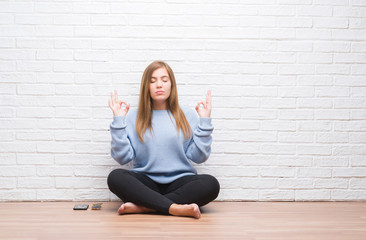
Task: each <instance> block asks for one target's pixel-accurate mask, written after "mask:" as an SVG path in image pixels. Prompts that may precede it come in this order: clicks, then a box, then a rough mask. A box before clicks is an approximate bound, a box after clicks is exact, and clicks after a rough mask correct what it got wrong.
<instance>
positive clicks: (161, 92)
mask: <svg viewBox="0 0 366 240" xmlns="http://www.w3.org/2000/svg"><path fill="white" fill-rule="evenodd" d="M155 93H156V94H158V95H160V94H163V93H164V91H156V92H155Z"/></svg>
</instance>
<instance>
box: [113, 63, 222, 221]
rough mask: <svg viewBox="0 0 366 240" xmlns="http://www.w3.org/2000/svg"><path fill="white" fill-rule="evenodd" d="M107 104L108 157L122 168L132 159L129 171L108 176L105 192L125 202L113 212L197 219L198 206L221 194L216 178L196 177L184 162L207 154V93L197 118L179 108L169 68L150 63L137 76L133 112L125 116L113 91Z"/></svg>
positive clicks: (186, 109) (116, 170)
mask: <svg viewBox="0 0 366 240" xmlns="http://www.w3.org/2000/svg"><path fill="white" fill-rule="evenodd" d="M108 104H109V107H110V108H111V110H112V111H113V122H112V123H111V125H110V130H111V135H112V142H111V155H112V157H113V158H114V159H115V160H116V161H117V162H118V163H120V164H122V165H123V164H126V163H128V162H130V161H132V160H134V162H133V163H134V164H133V168H132V169H131V171H129V170H125V169H115V170H113V171H112V172H111V173H110V174H109V176H108V186H109V189H110V190H111V191H112V192H113V193H114V194H115V195H117V196H118V197H119V198H121V199H122V200H123V202H124V203H123V204H122V205H121V207H120V208H119V209H118V213H119V214H125V213H149V212H161V213H165V214H171V215H175V216H190V217H194V218H200V216H201V213H200V209H199V207H200V206H203V205H205V204H207V203H209V202H211V201H213V200H214V199H215V198H216V197H217V195H218V193H219V190H220V185H219V182H218V181H217V180H216V178H214V177H213V176H210V175H207V174H197V172H196V170H195V169H194V168H193V166H192V165H191V164H190V162H189V160H192V161H193V162H195V163H202V162H204V161H206V160H207V158H208V157H209V155H210V152H211V142H212V137H211V133H212V130H213V126H212V124H211V118H210V115H211V93H210V91H208V92H207V96H206V100H205V101H201V102H198V103H197V106H196V111H197V113H198V115H199V118H198V117H197V114H196V113H195V112H194V110H191V109H189V108H181V107H180V106H179V104H178V93H177V85H176V82H175V78H174V73H173V71H172V69H171V68H170V67H169V65H168V64H167V63H165V62H163V61H154V62H152V63H151V64H150V65H149V66H148V67H147V68H146V69H145V71H144V74H143V76H142V80H141V87H140V99H139V106H138V109H137V110H135V111H133V110H131V111H130V112H129V109H130V104H128V103H127V102H126V101H123V100H119V99H118V96H117V91H116V90H115V91H114V94H113V93H111V99H110V100H109V102H108ZM122 104H123V105H125V108H122ZM200 105H202V106H203V107H200ZM127 112H128V114H127Z"/></svg>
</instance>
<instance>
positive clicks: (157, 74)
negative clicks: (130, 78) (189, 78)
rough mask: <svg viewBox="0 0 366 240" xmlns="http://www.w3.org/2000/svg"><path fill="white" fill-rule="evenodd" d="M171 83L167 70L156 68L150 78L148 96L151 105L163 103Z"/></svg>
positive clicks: (168, 93)
mask: <svg viewBox="0 0 366 240" xmlns="http://www.w3.org/2000/svg"><path fill="white" fill-rule="evenodd" d="M171 86H172V83H171V81H170V78H169V74H168V71H167V70H166V69H165V68H164V67H162V68H158V69H156V70H155V71H154V72H153V73H152V75H151V79H150V96H151V98H152V100H153V105H154V106H157V105H165V103H166V101H167V100H168V98H169V96H170V90H171Z"/></svg>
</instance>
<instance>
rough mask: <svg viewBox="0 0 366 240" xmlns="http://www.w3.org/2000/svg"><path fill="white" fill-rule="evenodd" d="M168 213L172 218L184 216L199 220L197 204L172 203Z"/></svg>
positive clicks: (199, 214) (199, 213)
mask: <svg viewBox="0 0 366 240" xmlns="http://www.w3.org/2000/svg"><path fill="white" fill-rule="evenodd" d="M169 213H170V214H171V215H174V216H185V217H194V218H197V219H198V218H200V217H201V212H200V208H199V207H198V205H197V204H195V203H192V204H175V203H173V204H172V205H171V206H170V208H169Z"/></svg>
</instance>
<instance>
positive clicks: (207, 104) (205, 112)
mask: <svg viewBox="0 0 366 240" xmlns="http://www.w3.org/2000/svg"><path fill="white" fill-rule="evenodd" d="M211 100H212V98H211V90H208V91H207V94H206V100H203V101H200V102H198V103H197V106H196V111H197V113H198V115H199V116H200V117H207V118H209V117H210V116H211ZM200 105H202V106H203V108H200Z"/></svg>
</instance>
